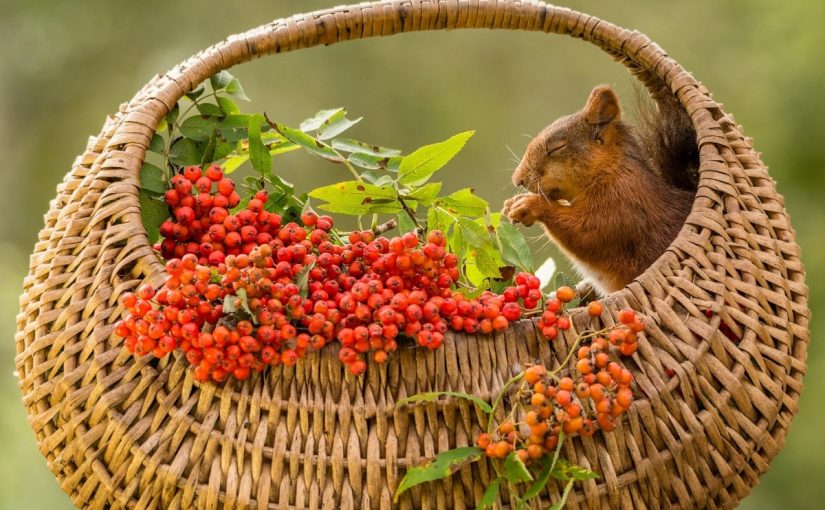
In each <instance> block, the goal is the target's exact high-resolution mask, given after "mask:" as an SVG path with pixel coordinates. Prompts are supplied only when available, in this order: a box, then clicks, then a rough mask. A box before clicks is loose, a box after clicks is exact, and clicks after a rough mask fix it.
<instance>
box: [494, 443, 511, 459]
mask: <svg viewBox="0 0 825 510" xmlns="http://www.w3.org/2000/svg"><path fill="white" fill-rule="evenodd" d="M494 448H495V454H496V455H495V456H496V457H498V458H499V459H503V458H504V457H506V456H507V454H508V453H510V448H512V447H511V446H510V444H509V443H507V442H506V441H499V442H498V443H496V444H495V447H494Z"/></svg>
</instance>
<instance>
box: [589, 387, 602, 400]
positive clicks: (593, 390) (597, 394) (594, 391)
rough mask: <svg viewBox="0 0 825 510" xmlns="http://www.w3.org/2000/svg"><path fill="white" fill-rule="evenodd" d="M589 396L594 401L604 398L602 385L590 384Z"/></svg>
mask: <svg viewBox="0 0 825 510" xmlns="http://www.w3.org/2000/svg"><path fill="white" fill-rule="evenodd" d="M590 398H592V399H593V401H594V402H599V401H601V400H604V386H603V385H601V384H599V383H596V384H591V385H590Z"/></svg>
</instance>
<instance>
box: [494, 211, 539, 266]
mask: <svg viewBox="0 0 825 510" xmlns="http://www.w3.org/2000/svg"><path fill="white" fill-rule="evenodd" d="M496 235H497V236H498V240H499V243H500V245H501V258H502V259H503V260H504V261H505V262H507V263H509V264H512V265H513V266H515V267H517V268H519V269H520V270H522V271H527V272H528V273H532V272H533V270H534V269H533V254H532V252H531V251H530V246H529V245H528V244H527V239H525V238H524V234H522V233H521V230H519V229H518V228H516V227H515V226H514V225H513V224H512V223H510V222H509V221H502V222H501V223H499V226H498V229H497V230H496Z"/></svg>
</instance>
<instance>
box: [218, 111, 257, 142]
mask: <svg viewBox="0 0 825 510" xmlns="http://www.w3.org/2000/svg"><path fill="white" fill-rule="evenodd" d="M249 117H250V116H249V115H227V116H226V117H225V118H224V119H223V120H221V121H220V122H219V123H218V129H219V130H220V134H221V137H222V138H223V141H225V142H237V141H239V140H244V139H246V138H247V137H248V135H247V127H248V126H249Z"/></svg>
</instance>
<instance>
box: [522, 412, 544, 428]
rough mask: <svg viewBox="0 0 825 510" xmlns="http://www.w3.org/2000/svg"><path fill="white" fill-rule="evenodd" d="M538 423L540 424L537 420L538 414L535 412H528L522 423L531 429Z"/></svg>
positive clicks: (538, 419) (539, 420)
mask: <svg viewBox="0 0 825 510" xmlns="http://www.w3.org/2000/svg"><path fill="white" fill-rule="evenodd" d="M539 422H541V419H540V418H539V414H538V413H537V412H535V411H529V412H528V413H527V415H525V416H524V423H526V424H527V425H529V426H531V427H532V426H534V425H538V424H539Z"/></svg>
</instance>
